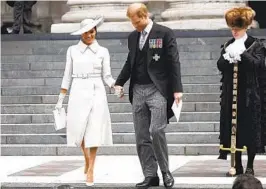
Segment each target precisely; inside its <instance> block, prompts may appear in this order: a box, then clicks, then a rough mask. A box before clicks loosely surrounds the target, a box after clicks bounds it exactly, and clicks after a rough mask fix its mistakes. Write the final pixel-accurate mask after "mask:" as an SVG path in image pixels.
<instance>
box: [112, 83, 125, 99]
mask: <svg viewBox="0 0 266 189" xmlns="http://www.w3.org/2000/svg"><path fill="white" fill-rule="evenodd" d="M114 89H115V95H116V96H117V97H118V98H123V96H124V89H123V87H121V86H119V85H115V86H114Z"/></svg>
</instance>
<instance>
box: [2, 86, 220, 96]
mask: <svg viewBox="0 0 266 189" xmlns="http://www.w3.org/2000/svg"><path fill="white" fill-rule="evenodd" d="M128 88H129V87H128V85H125V86H124V91H125V93H128ZM105 90H106V93H107V94H110V93H111V89H110V88H109V87H107V86H106V87H105ZM183 90H184V93H219V92H220V84H183ZM59 91H60V86H45V87H40V86H36V87H26V86H25V87H19V86H16V87H2V88H1V96H20V95H58V94H59Z"/></svg>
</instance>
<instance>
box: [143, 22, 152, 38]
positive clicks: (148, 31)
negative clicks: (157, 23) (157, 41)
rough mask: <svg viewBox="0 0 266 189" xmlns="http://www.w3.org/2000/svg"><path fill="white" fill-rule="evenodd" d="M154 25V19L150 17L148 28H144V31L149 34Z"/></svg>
mask: <svg viewBox="0 0 266 189" xmlns="http://www.w3.org/2000/svg"><path fill="white" fill-rule="evenodd" d="M152 26H153V21H152V20H151V19H149V24H148V25H147V26H146V28H144V31H145V32H147V34H148V35H149V33H150V31H151V29H152Z"/></svg>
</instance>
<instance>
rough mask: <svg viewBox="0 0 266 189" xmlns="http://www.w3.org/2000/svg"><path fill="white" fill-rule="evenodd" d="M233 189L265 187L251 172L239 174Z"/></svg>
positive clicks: (260, 188) (259, 188)
mask: <svg viewBox="0 0 266 189" xmlns="http://www.w3.org/2000/svg"><path fill="white" fill-rule="evenodd" d="M232 189H263V187H262V184H261V182H260V181H259V180H258V179H257V178H255V177H254V176H253V175H250V174H242V175H239V176H238V177H237V178H236V179H235V181H234V184H233V188H232Z"/></svg>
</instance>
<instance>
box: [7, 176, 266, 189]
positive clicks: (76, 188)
mask: <svg viewBox="0 0 266 189" xmlns="http://www.w3.org/2000/svg"><path fill="white" fill-rule="evenodd" d="M176 179H178V178H176ZM188 179H193V178H188ZM202 179H204V177H202ZM2 184H3V185H2V189H87V188H88V187H87V186H86V185H85V184H84V183H74V184H73V183H67V182H61V183H60V184H59V183H51V182H49V183H36V182H34V183H2ZM135 185H136V184H135V183H123V184H116V183H108V184H98V183H97V185H95V187H90V188H95V189H136V187H135ZM263 187H264V188H265V187H266V185H265V184H264V185H263ZM172 188H173V189H232V184H231V183H230V184H228V183H226V184H191V183H190V182H189V181H188V183H185V182H181V184H179V183H176V184H174V186H173V187H172ZM149 189H165V187H163V184H162V183H161V185H160V186H156V187H149Z"/></svg>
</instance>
